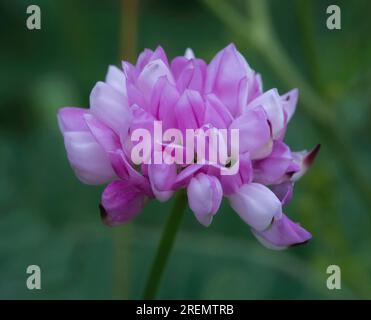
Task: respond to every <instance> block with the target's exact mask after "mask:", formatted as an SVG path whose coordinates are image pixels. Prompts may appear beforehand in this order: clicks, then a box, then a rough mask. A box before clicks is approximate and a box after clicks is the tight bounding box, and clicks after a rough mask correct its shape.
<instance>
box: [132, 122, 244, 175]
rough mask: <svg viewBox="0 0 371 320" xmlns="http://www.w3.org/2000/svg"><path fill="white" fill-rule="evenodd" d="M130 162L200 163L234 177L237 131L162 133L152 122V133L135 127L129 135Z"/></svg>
mask: <svg viewBox="0 0 371 320" xmlns="http://www.w3.org/2000/svg"><path fill="white" fill-rule="evenodd" d="M130 139H131V142H132V143H133V148H132V150H131V160H132V161H133V163H134V164H136V165H141V164H174V163H176V164H179V165H189V164H200V165H210V166H213V167H216V168H217V169H219V170H220V174H221V175H234V174H236V173H237V172H238V169H239V129H217V128H214V127H212V128H209V127H204V128H200V129H185V130H184V131H182V130H179V129H176V128H171V129H167V130H166V131H165V132H163V130H162V121H154V122H153V130H148V129H144V128H139V129H135V130H133V132H132V133H131V136H130Z"/></svg>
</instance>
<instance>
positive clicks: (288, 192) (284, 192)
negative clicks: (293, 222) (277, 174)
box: [270, 181, 294, 206]
mask: <svg viewBox="0 0 371 320" xmlns="http://www.w3.org/2000/svg"><path fill="white" fill-rule="evenodd" d="M270 188H271V190H272V191H273V193H274V194H275V195H276V196H277V198H278V199H279V200H280V201H281V203H282V206H284V205H286V204H287V203H288V202H290V200H291V198H292V194H293V191H294V183H293V182H291V181H286V182H282V183H280V184H276V185H273V186H271V187H270Z"/></svg>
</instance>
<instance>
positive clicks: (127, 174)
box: [108, 150, 153, 197]
mask: <svg viewBox="0 0 371 320" xmlns="http://www.w3.org/2000/svg"><path fill="white" fill-rule="evenodd" d="M108 155H109V159H110V161H111V164H112V168H113V169H114V171H115V173H116V174H117V176H118V177H120V178H121V179H122V180H126V181H130V182H131V183H132V184H133V185H135V186H136V187H137V188H138V189H139V190H141V191H143V192H144V193H145V194H146V195H147V196H149V197H153V193H152V190H151V186H150V184H149V181H148V179H147V178H146V177H144V176H143V175H142V174H141V173H140V172H138V171H137V170H135V169H134V168H133V166H132V165H131V164H130V163H129V161H128V160H127V158H126V156H125V155H124V153H123V151H122V150H117V151H115V152H109V153H108Z"/></svg>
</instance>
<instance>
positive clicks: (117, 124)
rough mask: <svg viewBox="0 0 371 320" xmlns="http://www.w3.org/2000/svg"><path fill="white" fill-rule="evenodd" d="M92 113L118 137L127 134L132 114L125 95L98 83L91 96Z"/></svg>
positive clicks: (102, 83)
mask: <svg viewBox="0 0 371 320" xmlns="http://www.w3.org/2000/svg"><path fill="white" fill-rule="evenodd" d="M90 111H91V113H92V114H93V115H94V116H95V117H97V118H98V119H99V120H101V121H102V122H104V123H105V124H106V125H107V126H109V127H110V128H112V129H113V130H114V131H115V132H116V133H117V134H118V135H121V134H123V135H125V134H127V131H128V128H129V123H130V121H131V112H130V110H129V108H128V103H127V98H126V96H125V95H124V94H123V93H120V92H119V91H117V90H115V89H113V88H112V87H111V86H109V85H108V84H106V83H104V82H98V83H97V84H96V85H95V87H94V88H93V90H92V92H91V94H90Z"/></svg>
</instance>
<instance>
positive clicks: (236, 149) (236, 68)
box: [58, 44, 318, 249]
mask: <svg viewBox="0 0 371 320" xmlns="http://www.w3.org/2000/svg"><path fill="white" fill-rule="evenodd" d="M297 101H298V90H297V89H294V90H292V91H290V92H288V93H286V94H284V95H280V94H279V93H278V91H277V90H276V89H271V90H268V91H263V86H262V80H261V77H260V75H259V74H257V73H256V72H255V71H254V70H253V69H251V68H250V66H249V65H248V63H247V62H246V60H245V59H244V57H243V56H242V55H241V54H240V53H239V52H238V51H237V49H236V48H235V46H234V45H233V44H231V45H229V46H227V47H226V48H224V49H223V50H221V51H220V52H219V53H218V54H217V55H216V56H215V57H214V58H213V59H212V61H211V62H210V63H209V64H206V62H205V61H203V60H201V59H198V58H196V57H195V56H194V53H193V51H192V50H190V49H187V51H186V54H185V55H184V56H179V57H176V58H174V59H173V60H172V61H171V62H170V63H169V61H168V59H167V57H166V54H165V52H164V50H163V49H162V48H161V47H158V48H157V49H156V50H155V51H152V50H148V49H146V50H144V51H143V52H142V53H141V54H140V55H139V57H138V60H137V62H136V64H135V65H132V64H130V63H128V62H123V64H122V68H117V67H114V66H110V67H109V69H108V73H107V76H106V79H105V81H104V82H98V83H97V84H96V85H95V87H94V88H93V90H92V92H91V95H90V108H89V109H84V108H75V107H65V108H61V109H60V110H59V112H58V122H59V127H60V130H61V132H62V134H63V137H64V142H65V147H66V151H67V157H68V160H69V162H70V164H71V166H72V168H73V170H74V171H75V173H76V176H77V177H78V178H79V179H80V180H81V181H82V182H83V183H86V184H93V185H96V184H104V183H108V186H107V187H106V189H105V190H104V191H103V194H102V199H101V204H100V208H101V215H102V219H103V221H104V223H106V224H107V225H110V226H113V225H117V224H120V223H125V222H127V221H129V220H131V219H132V218H134V217H135V216H136V215H138V214H139V213H140V211H141V210H142V208H143V207H144V205H145V203H146V202H147V201H148V200H149V199H154V198H156V199H158V200H159V201H167V200H168V199H169V198H171V197H172V195H173V194H174V192H176V191H177V190H178V189H182V188H186V189H187V196H188V203H189V207H190V208H191V210H192V211H193V212H194V214H195V217H196V219H197V220H198V221H199V222H200V223H201V224H203V225H204V226H209V225H210V224H211V222H212V220H213V218H214V217H215V216H216V215H217V212H218V209H219V206H220V204H221V201H222V198H223V196H224V197H226V198H228V199H229V201H230V204H231V207H232V208H233V209H234V210H235V211H236V212H237V214H238V215H239V216H240V217H241V219H242V220H243V221H244V222H246V223H247V224H248V225H249V226H250V227H251V228H252V231H253V234H254V235H255V236H256V237H257V238H258V239H259V241H260V242H262V243H263V244H264V245H266V246H267V247H270V248H275V249H281V248H285V247H288V246H291V245H295V244H299V243H303V242H306V241H308V240H309V239H310V238H311V235H310V233H308V232H307V231H305V230H304V229H303V228H302V227H300V226H299V225H297V224H296V223H294V222H292V221H291V220H289V218H288V217H287V216H286V215H285V214H284V213H283V211H282V210H283V209H282V208H283V206H284V205H285V204H286V203H287V202H288V201H290V199H291V197H292V192H293V187H294V183H295V182H296V181H297V180H298V179H299V178H300V177H301V176H302V175H303V174H304V173H305V172H306V170H307V168H308V166H309V165H310V163H311V162H312V161H313V159H314V157H315V155H316V154H317V152H318V147H316V148H315V149H313V150H312V151H310V152H306V151H301V152H292V151H291V149H290V148H289V146H288V145H287V144H285V143H284V136H285V133H286V128H287V124H288V122H289V120H290V119H291V117H292V116H293V114H294V112H295V108H296V103H297ZM158 123H160V124H161V126H162V127H161V130H163V131H164V133H163V135H160V136H158V135H157V133H156V130H157V129H156V125H157V124H158ZM191 129H192V130H193V131H194V132H195V134H194V136H192V137H191V139H189V138H188V133H189V131H190V130H191ZM201 129H202V130H203V129H209V130H210V131H209V132H211V133H213V134H214V133H216V134H215V137H217V139H216V140H213V138H212V137H214V136H213V135H211V136H208V137H206V138H205V139H204V140H203V141H204V143H205V146H206V147H209V149H210V150H213V149H215V148H216V149H218V150H219V149H220V150H222V151H223V152H224V155H225V157H224V158H223V160H220V158H217V160H216V161H215V159H214V158H213V157H212V154H211V153H209V154H206V155H204V154H202V155H201V151H200V150H201V149H202V148H201V147H202V144H201V141H202V140H200V139H199V138H200V135H201V133H202V132H203V131H202V130H201ZM223 130H225V131H224V132H226V133H227V134H226V135H223ZM233 130H234V131H237V132H238V135H237V137H236V136H233V135H230V134H231V132H232V131H233ZM138 132H140V133H141V134H138ZM163 137H165V139H162V138H163ZM144 140H146V143H147V146H149V148H148V150H147V149H146V150H145V149H144V148H143V145H144ZM164 140H165V141H164ZM186 142H187V143H186ZM189 142H191V144H188V143H189ZM137 151H140V152H138V153H137V157H136V158H135V159H134V157H133V154H134V153H135V152H137ZM188 151H191V152H192V153H191V154H192V155H191V156H190V157H189V156H188V153H187V152H188ZM158 157H159V158H158ZM138 159H139V160H138ZM156 159H160V160H161V161H156ZM200 160H204V161H200ZM231 167H232V168H234V171H230V172H229V173H225V172H228V170H229V169H231ZM231 172H232V173H231ZM223 173H225V174H223Z"/></svg>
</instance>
